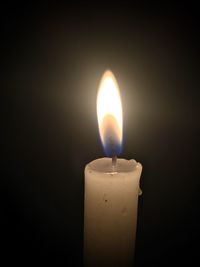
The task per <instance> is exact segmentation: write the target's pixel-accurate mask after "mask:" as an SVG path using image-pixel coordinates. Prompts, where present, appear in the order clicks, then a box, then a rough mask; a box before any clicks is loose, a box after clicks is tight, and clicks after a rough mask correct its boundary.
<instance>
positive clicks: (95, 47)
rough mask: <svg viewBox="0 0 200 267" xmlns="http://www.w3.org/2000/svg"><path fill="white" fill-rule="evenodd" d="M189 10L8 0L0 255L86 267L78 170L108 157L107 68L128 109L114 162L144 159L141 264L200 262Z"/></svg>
mask: <svg viewBox="0 0 200 267" xmlns="http://www.w3.org/2000/svg"><path fill="white" fill-rule="evenodd" d="M198 15H199V14H198V8H197V6H195V5H193V6H192V5H190V6H187V5H186V4H183V3H180V4H177V5H176V4H171V5H170V4H163V5H162V6H161V5H159V6H156V5H153V4H149V5H147V6H138V5H136V4H135V3H134V2H133V3H132V4H125V2H122V3H121V4H117V3H115V4H113V5H111V4H108V3H103V2H102V3H99V4H94V3H93V5H91V4H89V3H86V2H85V3H84V4H82V5H79V4H76V5H75V4H74V5H70V4H54V5H52V4H51V5H50V4H49V5H44V6H41V5H40V6H36V5H32V4H22V5H19V3H15V4H11V3H10V4H8V5H7V6H4V7H2V9H1V18H2V25H3V31H2V34H1V35H2V37H3V38H2V39H3V41H2V44H3V49H2V60H1V62H2V63H3V72H2V74H3V75H2V82H3V87H2V88H3V89H4V90H3V92H4V96H5V98H3V100H4V101H3V105H2V107H3V114H4V120H3V123H2V125H3V128H2V129H3V130H2V134H3V135H2V141H3V145H4V147H5V149H3V150H2V158H3V159H2V163H3V167H2V174H3V175H2V178H1V205H2V208H1V213H2V218H1V224H2V226H1V245H2V248H3V249H1V259H0V260H1V261H4V260H6V262H7V264H9V263H11V262H12V263H20V264H21V265H26V266H29V265H30V264H31V263H34V264H36V265H39V263H42V264H50V263H53V264H54V265H58V264H63V265H66V266H67V265H69V266H81V265H82V247H83V196H84V174H83V172H84V166H85V165H86V163H88V162H89V161H91V160H93V159H95V158H98V157H103V156H104V153H103V149H102V147H101V143H100V140H99V136H98V130H97V119H96V92H97V87H98V83H99V80H100V78H101V75H102V73H103V72H104V71H105V69H107V68H110V69H111V70H112V71H113V72H114V74H115V75H116V77H117V80H118V82H119V86H120V89H121V95H122V101H123V109H124V148H123V153H122V155H121V157H124V158H135V159H136V160H137V161H140V162H141V163H142V165H143V168H144V169H143V173H142V177H141V187H142V189H143V195H142V196H141V197H140V201H139V214H138V229H137V242H136V245H137V247H136V266H173V265H176V266H182V265H183V264H186V265H187V266H189V265H190V264H192V265H193V264H194V262H195V260H198V258H199V255H198V253H199V247H198V243H199V220H198V215H199V175H198V168H199V167H198V163H199V161H198V158H197V157H198V146H197V145H198V136H199V130H200V129H199V125H198V123H199V118H198V116H199V106H198V98H199V92H198V90H199V85H198V80H199V60H198V56H199V55H198V54H199V41H198V35H199V28H198Z"/></svg>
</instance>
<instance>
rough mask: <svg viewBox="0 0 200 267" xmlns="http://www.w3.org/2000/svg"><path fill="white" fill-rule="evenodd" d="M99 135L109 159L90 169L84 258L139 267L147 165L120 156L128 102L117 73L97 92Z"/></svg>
mask: <svg viewBox="0 0 200 267" xmlns="http://www.w3.org/2000/svg"><path fill="white" fill-rule="evenodd" d="M97 116H98V124H99V133H100V137H101V141H102V144H103V147H104V150H105V153H106V155H107V156H108V157H107V158H100V159H96V160H94V161H92V162H90V163H89V164H87V165H86V167H85V200H84V261H85V265H86V266H95V267H98V266H123V267H125V266H133V259H134V247H135V234H136V223H137V206H138V194H139V190H140V189H139V180H140V175H141V172H142V166H141V164H140V163H137V162H136V161H135V160H125V159H121V158H119V159H117V155H119V154H120V153H121V148H122V139H123V138H122V128H123V119H122V104H121V99H120V93H119V88H118V84H117V81H116V79H115V77H114V75H113V74H112V72H111V71H106V72H105V73H104V75H103V77H102V79H101V82H100V86H99V90H98V96H97Z"/></svg>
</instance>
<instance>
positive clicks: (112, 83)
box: [97, 70, 123, 149]
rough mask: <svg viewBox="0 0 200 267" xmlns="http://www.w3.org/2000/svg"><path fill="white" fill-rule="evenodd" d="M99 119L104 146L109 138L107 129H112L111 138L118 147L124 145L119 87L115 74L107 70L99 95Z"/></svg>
mask: <svg viewBox="0 0 200 267" xmlns="http://www.w3.org/2000/svg"><path fill="white" fill-rule="evenodd" d="M97 119H98V126H99V133H100V137H101V141H102V144H103V146H104V149H105V146H106V143H107V142H108V140H107V139H108V138H110V136H109V137H108V136H106V129H105V127H109V128H110V132H111V135H112V136H111V138H113V140H115V142H116V143H117V145H118V146H121V145H122V138H123V133H122V131H123V117H122V103H121V97H120V91H119V86H118V83H117V80H116V78H115V76H114V74H113V73H112V72H111V71H110V70H107V71H105V73H104V74H103V76H102V78H101V81H100V85H99V89H98V94H97Z"/></svg>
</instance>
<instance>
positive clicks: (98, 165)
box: [88, 158, 141, 173]
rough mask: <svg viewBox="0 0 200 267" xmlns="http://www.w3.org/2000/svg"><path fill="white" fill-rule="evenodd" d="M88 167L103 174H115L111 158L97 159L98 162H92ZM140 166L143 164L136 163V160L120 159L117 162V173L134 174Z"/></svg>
mask: <svg viewBox="0 0 200 267" xmlns="http://www.w3.org/2000/svg"><path fill="white" fill-rule="evenodd" d="M88 165H89V168H91V170H92V171H96V172H102V173H112V172H113V169H112V160H111V158H100V159H96V160H94V161H92V162H90V163H89V164H88ZM139 165H141V164H140V163H138V162H136V161H135V160H134V159H131V160H126V159H121V158H118V159H117V162H116V173H119V172H120V173H127V172H132V171H134V169H135V168H137V167H138V166H139Z"/></svg>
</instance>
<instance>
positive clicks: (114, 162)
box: [112, 156, 117, 172]
mask: <svg viewBox="0 0 200 267" xmlns="http://www.w3.org/2000/svg"><path fill="white" fill-rule="evenodd" d="M116 165H117V156H113V157H112V171H113V172H116Z"/></svg>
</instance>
